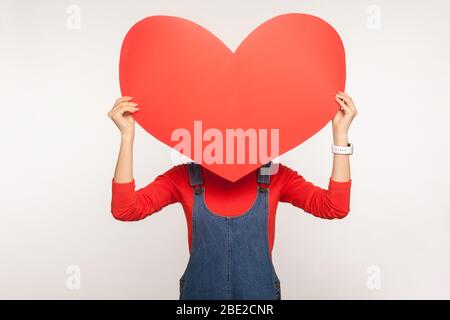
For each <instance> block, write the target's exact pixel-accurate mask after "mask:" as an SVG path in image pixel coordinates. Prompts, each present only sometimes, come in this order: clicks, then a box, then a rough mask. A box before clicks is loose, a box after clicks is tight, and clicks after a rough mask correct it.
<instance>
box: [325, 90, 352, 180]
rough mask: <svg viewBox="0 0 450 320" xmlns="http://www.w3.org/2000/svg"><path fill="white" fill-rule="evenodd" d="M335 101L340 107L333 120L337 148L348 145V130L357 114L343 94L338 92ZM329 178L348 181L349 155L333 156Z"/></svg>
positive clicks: (349, 99) (348, 98)
mask: <svg viewBox="0 0 450 320" xmlns="http://www.w3.org/2000/svg"><path fill="white" fill-rule="evenodd" d="M335 99H336V101H337V102H338V103H339V105H340V106H341V108H340V110H338V112H337V113H336V115H335V116H334V118H333V121H332V122H333V143H334V144H335V145H337V146H342V147H346V146H347V145H348V129H349V127H350V124H351V122H352V120H353V119H354V117H355V116H356V115H357V114H358V111H357V110H356V107H355V104H354V103H353V99H352V98H351V97H350V96H349V95H348V94H346V93H345V92H338V93H337V94H336V96H335ZM331 178H332V179H333V180H334V181H338V182H345V181H349V180H350V178H351V177H350V161H349V155H345V154H334V155H333V171H332V173H331Z"/></svg>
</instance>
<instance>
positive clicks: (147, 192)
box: [108, 97, 178, 221]
mask: <svg viewBox="0 0 450 320" xmlns="http://www.w3.org/2000/svg"><path fill="white" fill-rule="evenodd" d="M138 110H139V108H137V104H136V103H133V102H131V97H122V98H119V99H117V100H116V103H115V104H114V106H113V108H112V109H111V111H109V112H108V116H109V117H110V118H111V119H112V120H113V122H114V123H115V124H116V125H117V127H118V128H119V130H120V137H121V140H120V150H119V156H118V159H117V164H116V169H115V173H114V177H113V179H112V200H111V213H112V214H113V216H114V218H116V219H118V220H122V221H135V220H141V219H143V218H145V217H147V216H148V215H150V214H152V213H154V212H157V211H159V210H161V208H163V207H164V206H167V205H169V204H171V203H174V202H176V201H177V200H178V194H177V190H176V185H175V183H174V182H173V175H172V174H171V173H172V172H175V170H169V171H168V172H166V173H164V174H162V175H160V176H158V177H157V178H156V179H155V180H154V181H153V182H152V183H150V184H149V185H147V186H146V187H145V188H142V189H139V190H137V191H135V181H134V178H133V142H134V129H135V121H134V118H133V117H132V116H131V113H134V112H137V111H138Z"/></svg>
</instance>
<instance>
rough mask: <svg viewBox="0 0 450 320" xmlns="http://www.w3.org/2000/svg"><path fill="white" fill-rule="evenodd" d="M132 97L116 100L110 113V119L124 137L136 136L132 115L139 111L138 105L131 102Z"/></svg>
mask: <svg viewBox="0 0 450 320" xmlns="http://www.w3.org/2000/svg"><path fill="white" fill-rule="evenodd" d="M131 99H132V98H131V97H122V98H119V99H117V100H116V103H114V106H113V107H112V109H111V111H109V112H108V117H110V118H111V120H112V121H114V123H115V124H116V126H117V127H118V128H119V130H120V133H121V134H122V135H129V134H134V118H133V117H132V116H131V114H132V113H134V112H136V111H138V110H139V108H137V107H136V106H137V105H138V104H137V103H134V102H131Z"/></svg>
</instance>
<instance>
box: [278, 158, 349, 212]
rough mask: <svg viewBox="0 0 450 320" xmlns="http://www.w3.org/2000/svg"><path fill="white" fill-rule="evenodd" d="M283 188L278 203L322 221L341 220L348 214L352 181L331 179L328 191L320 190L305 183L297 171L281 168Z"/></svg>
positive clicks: (309, 183)
mask: <svg viewBox="0 0 450 320" xmlns="http://www.w3.org/2000/svg"><path fill="white" fill-rule="evenodd" d="M280 167H281V170H282V171H281V173H282V176H283V180H284V183H283V187H282V188H281V193H280V201H282V202H289V203H291V204H293V205H294V206H296V207H299V208H301V209H303V210H304V211H305V212H308V213H311V214H313V215H314V216H316V217H319V218H324V219H336V218H337V219H341V218H344V217H345V216H347V214H348V213H349V212H350V188H351V183H352V180H351V179H350V180H349V181H346V182H338V181H334V180H333V179H332V178H331V177H330V179H329V183H328V189H322V188H320V187H318V186H316V185H314V184H313V183H311V182H309V181H306V180H305V179H304V178H303V177H302V176H301V175H300V174H298V173H297V171H294V170H292V169H289V168H288V167H285V166H281V165H280Z"/></svg>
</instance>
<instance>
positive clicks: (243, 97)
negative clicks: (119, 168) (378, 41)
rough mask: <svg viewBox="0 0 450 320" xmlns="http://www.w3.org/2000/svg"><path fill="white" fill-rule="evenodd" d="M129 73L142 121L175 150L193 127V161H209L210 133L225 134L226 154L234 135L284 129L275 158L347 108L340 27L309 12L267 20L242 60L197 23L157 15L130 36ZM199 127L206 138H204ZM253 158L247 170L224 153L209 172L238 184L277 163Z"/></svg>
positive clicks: (126, 90)
mask: <svg viewBox="0 0 450 320" xmlns="http://www.w3.org/2000/svg"><path fill="white" fill-rule="evenodd" d="M119 72H120V86H121V91H122V94H123V95H127V96H132V97H133V100H134V101H135V102H137V103H139V107H140V111H138V112H136V113H135V114H134V118H135V119H136V121H137V122H138V123H139V124H140V125H141V126H142V127H143V128H144V129H145V130H146V131H147V132H149V133H150V134H152V135H153V136H154V137H155V138H157V139H158V140H160V141H162V142H164V143H165V144H167V145H169V146H171V147H175V146H176V145H177V144H178V143H179V141H178V140H175V141H173V137H172V133H173V132H174V130H175V129H180V128H184V129H187V130H188V132H189V133H190V134H191V135H192V141H191V147H192V149H191V152H192V153H191V154H187V153H188V152H187V150H184V153H185V154H186V155H188V156H190V157H191V158H192V159H194V160H196V161H197V162H199V158H198V157H197V156H200V157H201V154H202V153H201V152H202V151H204V150H205V148H207V146H208V144H209V143H210V142H208V141H203V140H204V139H203V137H202V135H201V134H202V132H204V131H205V130H207V129H210V128H215V129H218V130H219V131H217V130H216V131H215V132H216V133H217V132H218V133H222V134H223V136H222V138H223V139H224V141H223V145H224V146H225V143H226V132H225V130H226V129H239V128H241V129H244V130H248V129H254V130H255V131H256V132H259V131H258V130H260V129H267V130H269V131H268V132H269V133H270V132H271V131H270V130H271V129H279V141H278V142H279V152H278V154H272V155H271V156H270V157H269V159H273V158H275V157H276V156H278V155H281V154H283V153H285V152H287V151H289V150H290V149H292V148H294V147H296V146H297V145H299V144H301V143H302V142H304V141H305V140H307V139H308V138H310V137H311V136H312V135H314V134H315V133H316V132H317V131H319V130H320V129H321V128H323V127H324V126H325V125H326V124H327V123H328V122H329V121H330V120H331V119H332V118H333V116H334V115H335V113H336V112H337V111H338V110H339V106H338V104H337V103H336V101H335V100H334V94H335V93H336V92H337V91H344V86H345V52H344V47H343V44H342V41H341V39H340V37H339V35H338V34H337V32H336V31H335V30H334V29H333V27H331V26H330V25H329V24H328V23H326V22H325V21H323V20H322V19H320V18H317V17H314V16H311V15H307V14H300V13H289V14H283V15H279V16H277V17H274V18H272V19H270V20H268V21H266V22H264V23H263V24H262V25H260V26H259V27H258V28H256V29H255V30H254V31H253V32H252V33H251V34H250V35H249V36H248V37H247V38H246V39H245V40H244V41H243V42H242V43H241V44H240V46H239V47H238V49H237V50H236V51H235V52H234V53H233V52H232V51H231V50H230V49H229V48H227V47H226V46H225V44H223V43H222V42H221V41H220V40H219V39H218V38H216V37H215V36H214V35H213V34H211V33H210V32H209V31H208V30H206V29H204V28H203V27H201V26H199V25H197V24H195V23H194V22H191V21H189V20H186V19H182V18H178V17H171V16H152V17H148V18H145V19H143V20H141V21H139V22H138V23H136V24H135V25H134V26H133V27H132V28H131V29H130V31H129V32H128V33H127V35H126V37H125V39H124V41H123V45H122V50H121V55H120V68H119ZM196 120H197V121H201V122H202V128H203V131H197V132H194V121H196ZM198 133H200V136H199V135H198ZM214 137H215V140H214V139H213V140H214V141H215V142H216V143H219V142H220V139H219V140H217V139H218V137H217V136H214ZM199 141H200V142H199ZM259 143H261V141H259ZM271 143H273V141H270V140H269V144H271ZM216 146H218V145H216ZM235 147H237V143H236V144H235ZM199 150H200V152H198V151H199ZM249 150H250V151H252V150H254V149H250V148H249V146H248V145H247V147H246V149H245V152H246V156H247V157H246V158H245V159H246V161H245V162H246V163H244V164H242V163H237V160H236V161H235V162H233V161H228V163H227V162H226V160H225V154H224V156H223V159H224V161H223V162H224V163H222V164H221V163H220V162H219V163H205V162H203V163H202V165H203V166H204V167H206V168H207V169H209V170H211V171H213V172H214V173H216V174H218V175H220V176H222V177H223V178H226V179H228V180H230V181H236V180H238V179H239V178H241V177H243V176H244V175H246V174H247V173H249V172H251V171H252V170H254V169H256V168H257V167H259V166H261V165H262V164H263V162H265V161H267V159H260V158H258V161H257V162H256V163H250V162H249V159H250V158H249V152H250V151H249ZM210 151H211V150H210ZM237 152H238V151H237ZM224 153H226V150H224ZM216 156H217V154H216ZM236 156H237V155H236ZM230 159H232V157H231V156H230ZM231 162H233V163H231Z"/></svg>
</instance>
